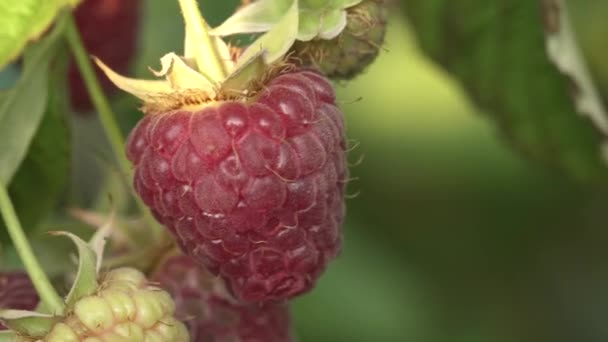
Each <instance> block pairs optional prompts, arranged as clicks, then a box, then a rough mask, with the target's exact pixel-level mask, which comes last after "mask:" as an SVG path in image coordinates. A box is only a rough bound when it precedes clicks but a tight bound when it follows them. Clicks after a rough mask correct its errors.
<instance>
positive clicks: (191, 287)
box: [152, 255, 292, 342]
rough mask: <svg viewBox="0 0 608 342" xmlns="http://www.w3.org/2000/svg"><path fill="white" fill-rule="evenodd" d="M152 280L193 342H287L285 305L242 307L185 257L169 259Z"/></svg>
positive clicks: (288, 329) (288, 335)
mask: <svg viewBox="0 0 608 342" xmlns="http://www.w3.org/2000/svg"><path fill="white" fill-rule="evenodd" d="M152 280H155V281H158V282H159V283H160V286H161V287H163V288H164V289H165V290H166V291H167V292H169V293H170V294H171V297H173V299H174V301H175V305H176V308H177V309H176V316H177V318H178V319H181V320H183V322H184V323H186V325H187V326H188V330H189V331H190V338H191V341H193V342H221V341H231V342H262V341H263V342H289V341H292V337H291V324H290V323H291V322H290V316H289V309H288V307H287V305H286V304H284V303H281V304H275V303H266V304H262V305H259V304H242V303H239V302H237V301H235V300H234V298H232V297H231V296H230V295H229V294H228V293H227V292H226V289H225V287H224V286H223V283H222V281H221V279H219V278H216V277H213V276H212V275H211V274H209V273H208V272H206V271H205V270H204V269H202V268H200V266H199V265H197V264H196V263H195V261H194V260H193V259H192V258H190V257H187V256H185V255H177V256H173V257H171V258H169V259H167V261H165V262H164V263H163V264H162V266H161V267H160V268H159V269H158V270H157V271H156V272H155V274H154V276H153V277H152Z"/></svg>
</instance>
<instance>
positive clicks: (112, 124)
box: [65, 14, 162, 237]
mask: <svg viewBox="0 0 608 342" xmlns="http://www.w3.org/2000/svg"><path fill="white" fill-rule="evenodd" d="M66 24H67V25H66V30H65V35H66V39H67V41H68V44H69V45H70V48H71V50H72V53H73V54H74V58H75V59H76V64H77V65H78V70H79V71H80V74H81V75H82V78H83V80H84V83H85V86H86V88H87V91H88V93H89V96H91V100H92V101H93V105H94V107H95V109H96V110H97V113H98V115H99V119H100V121H101V125H102V126H103V129H104V132H105V134H106V136H107V138H108V140H109V142H110V145H111V147H112V151H113V152H114V155H115V156H116V159H117V160H118V166H119V168H120V171H121V173H122V174H123V175H124V176H125V178H126V179H127V181H126V183H127V184H129V183H130V182H129V181H128V180H130V179H133V169H132V168H131V163H130V162H129V160H128V159H127V156H126V154H125V152H124V148H125V139H124V138H123V135H122V132H121V131H120V128H119V126H118V123H117V122H116V120H115V119H114V118H115V116H114V113H113V112H112V109H111V108H110V104H109V102H108V99H107V98H106V96H105V94H104V92H103V90H102V89H101V85H100V84H99V80H98V79H97V76H96V75H95V71H94V69H93V65H92V63H91V60H90V58H89V55H88V54H87V52H86V49H85V48H84V45H83V43H82V39H81V37H80V33H79V32H78V28H77V27H76V23H75V22H74V17H73V15H72V14H70V15H68V18H67V23H66ZM135 201H136V202H137V206H138V207H139V209H140V211H141V213H142V214H143V215H144V219H145V220H146V222H147V223H148V225H149V226H150V229H153V230H154V231H155V233H156V236H157V237H158V236H161V234H160V233H161V232H162V229H161V228H160V227H159V225H158V223H157V222H156V220H155V219H154V217H152V215H151V213H150V211H149V210H148V208H147V207H146V206H145V205H144V204H143V202H142V201H141V200H140V199H139V198H138V197H137V196H135Z"/></svg>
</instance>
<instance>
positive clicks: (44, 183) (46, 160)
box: [0, 53, 70, 242]
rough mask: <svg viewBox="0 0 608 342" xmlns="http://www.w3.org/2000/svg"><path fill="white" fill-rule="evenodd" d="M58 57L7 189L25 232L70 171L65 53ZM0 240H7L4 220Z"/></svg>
mask: <svg viewBox="0 0 608 342" xmlns="http://www.w3.org/2000/svg"><path fill="white" fill-rule="evenodd" d="M61 57H63V58H56V59H55V60H54V63H53V72H52V76H51V82H50V99H49V106H48V108H47V110H46V113H45V114H44V117H43V118H42V122H41V123H40V127H39V128H38V131H37V132H36V135H35V136H34V138H33V140H32V142H31V145H30V147H29V150H28V152H27V155H26V157H25V159H24V160H23V162H22V163H21V165H20V166H19V169H18V171H17V172H16V174H15V176H14V177H13V179H12V181H11V183H10V186H9V189H8V190H9V194H10V195H11V198H12V200H13V204H14V206H15V210H16V211H17V216H18V217H19V218H20V220H21V223H22V225H23V229H24V230H25V231H26V232H31V231H33V230H34V229H35V228H36V227H37V225H38V224H39V222H40V220H41V219H43V218H44V217H45V216H46V215H47V214H48V213H49V212H50V211H51V210H52V209H53V208H54V206H55V205H56V202H57V199H58V197H59V196H60V195H61V194H62V191H63V189H64V185H65V184H66V182H67V179H68V175H69V167H70V131H69V129H68V126H67V123H66V120H65V114H66V113H68V112H69V110H68V103H67V99H68V95H67V84H66V82H65V75H66V74H67V62H68V58H67V57H68V55H67V53H65V54H63V55H62V56H61ZM0 240H3V241H5V242H9V241H10V239H8V234H7V233H6V229H4V223H3V222H0Z"/></svg>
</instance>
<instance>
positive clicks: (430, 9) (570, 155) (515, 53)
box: [403, 0, 608, 183]
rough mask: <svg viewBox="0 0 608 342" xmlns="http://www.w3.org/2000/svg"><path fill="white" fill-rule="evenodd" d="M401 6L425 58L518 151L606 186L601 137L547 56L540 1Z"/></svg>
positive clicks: (421, 1) (435, 1)
mask: <svg viewBox="0 0 608 342" xmlns="http://www.w3.org/2000/svg"><path fill="white" fill-rule="evenodd" d="M403 6H404V8H405V13H406V14H407V15H408V16H409V18H410V19H411V22H412V25H413V28H414V29H415V30H416V32H417V33H418V37H419V42H420V45H421V47H422V48H423V50H425V52H426V53H428V54H429V56H431V57H432V58H433V59H434V60H436V61H437V62H439V63H440V64H441V65H442V66H443V67H444V68H445V69H447V70H448V71H449V72H451V73H453V74H454V76H455V77H457V78H458V79H459V80H460V81H461V82H462V84H463V86H464V87H465V88H466V90H467V91H468V92H469V93H470V95H471V96H472V98H473V99H474V100H475V102H476V103H477V104H478V105H479V106H480V107H481V108H482V109H483V110H484V111H487V112H488V113H489V114H490V115H491V116H492V117H493V118H494V119H495V120H496V121H497V124H498V126H499V127H500V128H501V129H502V131H503V132H504V133H505V135H506V136H507V137H508V138H509V140H510V141H511V142H512V143H513V144H514V145H516V146H517V148H518V149H519V150H520V151H522V152H523V153H525V154H526V155H528V156H530V157H531V158H533V159H537V160H541V161H544V162H546V163H548V164H550V165H553V166H556V167H559V168H561V169H563V170H565V171H566V172H568V173H569V174H571V175H572V176H574V177H575V178H577V179H579V180H583V181H588V182H597V183H601V182H606V180H607V179H608V178H607V177H606V176H607V175H608V172H607V171H608V170H607V168H606V164H605V162H604V161H603V160H602V157H601V153H600V146H601V142H602V136H601V134H600V132H599V130H598V129H597V128H596V127H595V126H594V125H593V124H592V123H591V121H590V120H589V119H587V118H585V117H583V116H582V115H580V114H579V113H577V111H576V109H575V106H574V104H573V101H572V100H571V97H572V96H575V95H576V94H575V93H573V89H571V88H570V87H571V86H572V84H571V79H570V78H569V77H567V76H565V75H563V74H561V73H560V72H559V71H558V70H557V68H556V67H555V66H554V65H553V64H552V63H551V61H550V60H549V58H548V56H547V52H546V50H545V37H544V34H545V27H544V26H543V20H542V18H543V13H542V11H543V8H542V6H541V2H540V1H500V0H493V1H486V0H463V1H449V0H431V1H429V0H412V1H405V2H403ZM564 10H565V9H564Z"/></svg>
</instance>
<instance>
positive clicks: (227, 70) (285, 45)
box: [95, 0, 298, 114]
mask: <svg viewBox="0 0 608 342" xmlns="http://www.w3.org/2000/svg"><path fill="white" fill-rule="evenodd" d="M178 1H179V4H180V7H181V11H182V14H183V17H184V21H185V26H186V27H185V28H186V29H185V32H186V34H185V38H184V41H185V43H184V52H183V55H178V54H177V53H175V52H170V53H167V54H165V55H164V56H163V57H162V58H161V59H160V63H161V68H160V70H154V69H151V68H150V70H151V72H152V73H153V74H154V76H156V77H158V78H160V79H156V80H144V79H134V78H128V77H125V76H122V75H119V74H117V73H116V72H114V71H113V70H112V69H110V68H109V67H108V66H107V65H106V64H104V63H103V62H102V61H101V60H99V59H97V58H95V62H96V63H97V65H98V66H99V67H100V68H101V69H102V70H103V71H104V73H105V74H106V75H107V77H108V78H109V79H110V80H111V81H112V82H113V83H114V84H115V85H116V86H117V87H118V88H120V89H122V90H124V91H126V92H128V93H130V94H132V95H134V96H135V97H137V98H139V99H141V100H142V101H143V102H144V106H143V110H144V112H145V113H151V114H153V113H162V112H166V111H170V110H173V109H178V108H179V109H189V110H195V109H198V108H201V107H205V106H209V105H213V104H214V103H216V102H217V101H222V100H225V99H229V98H237V99H238V98H247V97H249V96H251V95H252V91H253V90H254V89H252V85H253V84H255V82H256V81H257V80H259V79H261V78H263V76H264V74H265V73H267V72H269V71H270V70H272V68H273V65H275V64H278V63H280V62H281V60H282V59H283V57H284V55H285V54H286V53H287V52H288V51H289V48H290V47H291V46H292V45H293V43H294V41H295V39H296V36H297V34H298V2H297V0H296V1H293V3H292V4H291V5H290V6H289V8H288V9H287V11H285V12H284V13H283V14H282V15H281V17H280V19H279V20H278V22H277V23H276V25H275V26H273V28H272V29H271V30H269V31H268V32H267V33H265V34H264V35H262V36H260V37H259V38H258V39H257V40H256V41H254V42H253V43H252V44H251V45H250V46H248V47H247V48H244V49H235V48H232V47H230V46H229V45H228V44H226V43H225V42H224V41H223V40H222V39H221V38H220V37H217V36H211V35H209V30H210V28H209V25H208V24H207V23H206V21H205V20H204V18H203V16H202V15H201V12H200V11H199V9H198V6H197V3H196V0H178Z"/></svg>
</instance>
